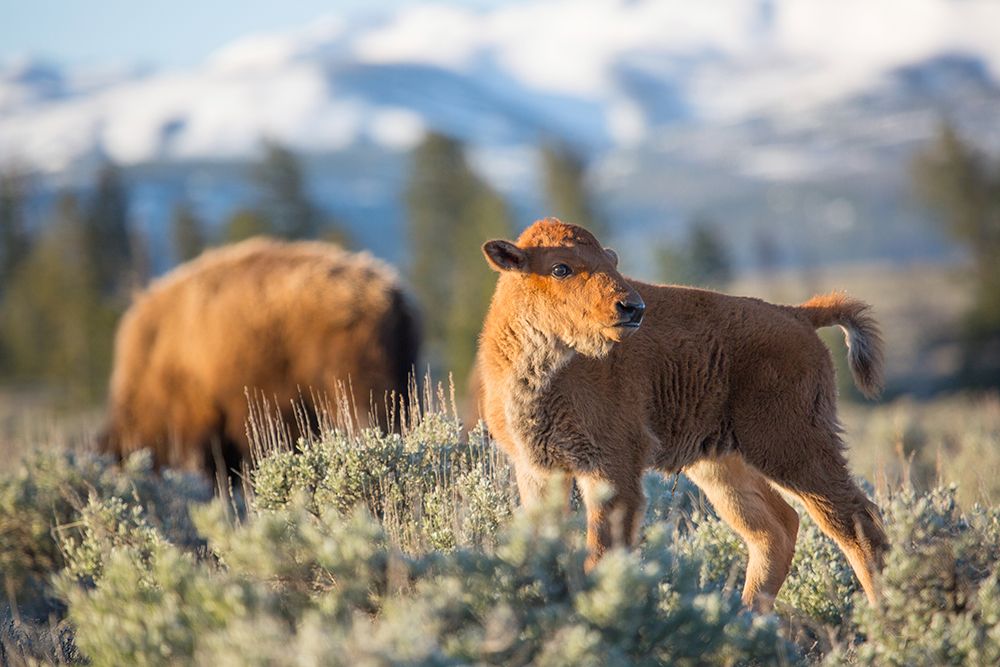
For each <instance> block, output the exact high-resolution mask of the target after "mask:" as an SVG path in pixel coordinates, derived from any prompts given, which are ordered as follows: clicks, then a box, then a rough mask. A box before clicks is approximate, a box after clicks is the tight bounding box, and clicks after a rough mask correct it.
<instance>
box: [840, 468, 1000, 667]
mask: <svg viewBox="0 0 1000 667" xmlns="http://www.w3.org/2000/svg"><path fill="white" fill-rule="evenodd" d="M885 514H886V519H887V521H886V523H887V526H888V534H889V538H890V541H891V543H892V545H893V548H892V550H891V551H890V553H889V556H888V558H887V561H886V567H885V570H884V572H883V573H882V588H883V597H882V599H881V600H880V602H879V604H877V605H875V606H874V607H873V606H870V605H867V604H859V605H857V606H856V608H855V613H854V620H855V622H856V623H857V626H858V632H859V634H860V636H861V637H863V638H864V641H862V642H861V643H860V644H859V645H857V646H855V647H847V648H844V649H842V650H841V651H839V652H837V653H836V654H834V655H832V656H831V657H830V661H831V662H841V661H848V660H850V661H851V662H857V663H860V664H873V665H874V664H877V665H961V664H969V665H972V664H975V665H986V664H997V662H998V659H1000V630H998V627H1000V626H998V625H997V623H998V621H1000V616H998V611H1000V595H998V594H1000V588H998V577H1000V572H998V564H1000V509H998V508H990V509H985V508H982V507H974V508H973V509H972V510H970V511H969V512H967V513H963V512H961V511H960V509H959V506H958V503H957V500H956V489H955V488H954V487H949V488H943V489H942V488H939V489H936V490H934V491H932V492H931V493H929V494H916V493H913V492H905V493H902V494H900V495H898V496H897V497H895V498H893V499H892V501H891V502H890V503H888V505H887V506H886V508H885Z"/></svg>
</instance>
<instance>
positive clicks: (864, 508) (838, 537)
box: [765, 433, 889, 604]
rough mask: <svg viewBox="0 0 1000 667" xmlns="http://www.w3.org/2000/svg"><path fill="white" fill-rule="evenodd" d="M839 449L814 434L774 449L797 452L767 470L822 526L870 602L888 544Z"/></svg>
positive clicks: (831, 439)
mask: <svg viewBox="0 0 1000 667" xmlns="http://www.w3.org/2000/svg"><path fill="white" fill-rule="evenodd" d="M791 446H794V447H795V449H794V450H793V449H791ZM841 450H842V445H841V442H840V438H839V436H837V434H835V433H814V435H813V437H811V438H799V439H796V440H795V441H794V443H793V444H790V446H788V447H782V448H779V447H776V448H774V450H773V451H774V452H775V453H779V452H791V451H798V452H799V454H798V456H785V457H782V460H781V463H780V464H778V465H774V464H773V462H772V468H771V469H769V470H768V469H766V470H765V473H766V474H767V476H768V477H770V478H771V479H772V480H773V481H774V482H775V483H776V484H778V485H779V486H781V487H782V488H784V489H785V490H787V491H788V492H790V493H791V494H793V495H794V496H796V497H797V498H799V500H801V501H802V503H803V504H804V505H805V507H806V511H808V512H809V515H810V516H811V517H812V518H813V520H815V521H816V523H817V525H819V527H820V529H821V530H822V531H823V532H824V533H826V534H827V535H828V536H829V537H830V538H832V539H833V541H834V542H836V543H837V545H838V546H839V547H840V548H841V550H842V551H843V552H844V555H845V556H847V560H848V562H849V563H850V564H851V567H852V568H853V569H854V572H855V574H856V575H857V577H858V580H859V581H860V582H861V587H862V588H864V590H865V594H866V595H867V596H868V600H869V601H870V602H872V603H873V604H874V603H875V602H876V601H877V599H878V587H877V585H876V576H877V574H878V572H879V571H881V569H882V564H883V560H884V558H885V553H886V551H888V548H889V543H888V540H887V539H886V536H885V532H884V531H883V529H882V519H881V516H880V514H879V511H878V507H876V506H875V503H873V502H871V501H870V500H868V498H867V497H866V496H865V494H864V492H863V491H862V490H861V489H859V488H858V486H857V484H855V483H854V480H852V479H851V473H850V471H849V470H848V468H847V461H846V459H845V458H844V455H843V453H842V451H841Z"/></svg>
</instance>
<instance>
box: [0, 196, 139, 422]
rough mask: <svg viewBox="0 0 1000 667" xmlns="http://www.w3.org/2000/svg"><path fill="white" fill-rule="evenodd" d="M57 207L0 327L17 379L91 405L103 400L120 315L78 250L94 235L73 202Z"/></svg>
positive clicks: (20, 273)
mask: <svg viewBox="0 0 1000 667" xmlns="http://www.w3.org/2000/svg"><path fill="white" fill-rule="evenodd" d="M56 209H57V212H56V215H55V219H54V220H52V221H51V222H50V224H49V225H47V227H46V231H45V233H44V234H43V236H42V238H41V239H40V240H39V242H38V243H37V244H36V245H35V246H34V248H33V249H32V251H31V253H30V254H29V256H28V257H27V258H26V259H25V261H24V262H23V264H22V265H21V266H20V267H19V268H18V270H17V272H16V274H15V276H14V278H13V280H12V282H11V285H10V288H9V290H8V293H7V295H6V299H5V305H4V312H3V319H2V323H0V324H2V332H3V337H4V340H5V341H6V344H7V346H8V349H9V351H10V353H11V359H12V361H13V369H12V370H13V372H14V373H15V375H16V376H17V377H20V378H22V379H24V380H39V379H41V380H45V381H47V382H48V383H50V385H51V386H52V387H53V388H54V389H56V390H58V391H60V392H62V393H63V394H64V395H65V397H67V398H68V399H70V400H72V401H74V402H76V403H88V404H89V403H93V402H95V401H98V400H100V399H101V398H102V394H103V389H104V386H105V383H106V381H107V377H108V369H109V367H110V360H111V350H112V339H113V334H114V326H115V321H116V319H117V317H118V315H119V309H118V308H117V307H116V305H115V301H114V300H113V299H112V298H111V297H108V296H103V295H102V293H101V289H100V283H99V275H100V272H99V271H98V269H97V267H96V266H95V265H94V263H93V257H92V256H91V255H89V254H88V253H86V252H81V249H82V248H85V247H86V244H87V243H88V242H89V239H88V238H87V233H88V232H89V231H90V230H88V229H87V227H86V226H85V225H84V224H83V215H82V214H81V212H80V207H79V205H78V202H77V200H76V198H75V197H73V196H71V195H63V196H62V197H61V198H60V200H59V202H58V204H57V207H56Z"/></svg>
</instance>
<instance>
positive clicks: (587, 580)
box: [61, 500, 795, 665]
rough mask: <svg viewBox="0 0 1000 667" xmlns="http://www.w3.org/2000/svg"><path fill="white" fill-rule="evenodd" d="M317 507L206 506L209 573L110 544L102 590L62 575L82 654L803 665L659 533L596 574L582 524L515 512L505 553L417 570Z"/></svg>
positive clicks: (171, 556) (442, 560)
mask: <svg viewBox="0 0 1000 667" xmlns="http://www.w3.org/2000/svg"><path fill="white" fill-rule="evenodd" d="M307 505H308V503H307V502H306V501H305V500H303V501H302V502H301V503H300V502H298V501H294V500H293V501H292V502H290V503H288V505H287V506H286V507H285V508H282V509H279V510H268V511H262V512H260V513H259V514H258V515H256V516H255V517H254V518H253V519H252V520H250V521H248V522H246V523H244V524H242V525H240V524H234V523H232V522H231V521H229V520H228V519H227V518H226V516H225V513H224V511H223V509H222V505H221V503H216V504H214V505H212V506H211V507H209V508H207V509H205V510H201V511H199V512H197V515H196V523H197V525H198V527H199V529H200V530H201V531H202V533H203V535H204V536H205V537H206V538H207V540H208V544H209V546H210V549H211V551H212V552H213V553H214V554H216V555H217V556H218V558H217V560H213V559H208V560H203V561H200V562H199V561H196V560H195V559H194V558H192V557H191V556H190V555H188V554H184V553H182V552H181V551H180V550H178V549H177V548H175V547H173V546H171V545H169V544H166V543H163V542H157V543H155V544H153V546H152V549H150V550H148V549H146V548H145V546H144V545H140V546H136V545H134V544H131V543H128V544H115V545H112V546H109V548H108V549H106V550H105V551H104V553H106V554H108V556H107V558H106V560H105V561H104V562H103V565H102V567H101V570H102V572H103V574H102V575H101V576H100V577H99V578H98V579H97V581H96V585H95V586H93V587H86V586H80V585H79V584H76V583H74V582H73V580H72V579H70V578H69V577H65V578H63V579H62V580H61V590H62V591H63V592H64V594H65V595H66V597H67V599H68V600H69V604H70V619H71V620H72V622H73V623H74V624H75V626H76V627H77V630H78V637H79V639H78V642H79V645H80V647H81V649H82V650H83V651H84V653H85V654H86V655H87V656H88V657H89V658H90V659H91V660H92V661H93V662H94V664H97V665H103V664H138V665H145V664H166V663H169V662H187V661H195V662H198V663H213V664H214V663H217V662H222V663H224V664H247V663H250V664H306V663H309V662H310V661H311V660H317V661H318V662H320V663H323V664H327V663H328V664H345V665H348V664H349V665H354V664H387V665H388V664H399V663H400V662H407V663H409V664H469V663H479V664H529V663H537V664H566V661H567V660H568V659H570V658H571V657H572V656H579V655H581V654H582V653H583V652H585V651H586V652H589V655H591V656H592V658H593V659H595V660H602V661H603V664H608V663H609V662H610V663H617V664H623V663H625V662H627V663H630V664H650V665H654V664H704V663H705V662H710V663H712V664H735V663H737V662H739V661H740V660H741V659H742V658H744V657H746V656H753V657H754V658H755V659H758V660H761V661H764V662H768V663H773V662H776V661H789V660H791V659H793V658H794V656H795V651H794V648H793V647H792V646H791V645H790V644H789V643H788V642H787V641H786V640H784V639H782V637H781V635H780V632H779V628H778V624H777V622H776V621H775V619H774V618H765V617H754V616H752V615H750V614H749V613H747V612H746V611H744V610H743V609H742V607H741V605H740V602H739V600H738V598H736V597H734V596H733V595H729V594H725V593H720V592H703V591H701V590H700V589H699V587H698V586H697V583H696V582H695V581H694V578H693V577H691V576H689V574H690V571H691V569H692V567H693V566H692V565H691V564H685V563H679V562H677V561H675V559H674V557H673V556H672V554H671V552H670V549H669V548H668V545H667V540H666V539H665V531H653V532H652V536H651V537H650V539H649V540H648V542H647V544H648V548H647V549H646V550H645V551H644V552H642V553H637V552H633V553H626V552H623V551H615V552H612V553H610V554H609V555H608V557H607V558H606V559H604V560H603V561H602V562H601V564H600V565H599V566H598V567H597V568H596V569H595V570H594V571H593V572H592V573H590V574H589V575H586V574H584V572H583V562H584V559H585V549H584V547H583V544H582V539H581V537H582V533H581V527H580V526H579V525H578V524H576V523H574V525H572V526H569V527H568V528H567V526H566V525H565V523H563V522H562V521H560V520H558V519H557V518H556V517H558V516H561V512H559V511H558V510H552V509H551V508H550V509H549V510H548V511H539V512H535V513H533V514H531V515H530V516H520V517H519V518H517V519H516V520H515V521H514V522H513V523H512V524H511V525H510V528H509V529H507V530H505V531H504V537H503V538H502V539H501V540H500V543H499V545H498V547H497V549H496V552H495V554H493V555H489V554H486V553H484V552H482V551H472V550H462V549H458V550H455V551H452V552H449V553H431V554H428V555H425V556H422V557H419V558H408V557H405V556H403V555H402V554H401V553H400V552H396V551H394V550H393V548H392V547H391V546H390V545H389V543H388V540H387V538H386V536H385V534H384V533H383V531H382V529H381V528H380V526H379V525H378V523H376V522H375V521H374V520H372V519H371V518H369V517H368V515H367V513H366V512H364V511H363V510H362V511H360V512H355V513H354V514H352V515H350V516H345V515H344V514H342V513H340V512H337V511H333V510H331V511H327V512H323V513H321V514H320V515H319V516H317V515H316V514H315V513H313V512H311V511H310V510H309V509H308V507H307ZM121 519H122V521H123V522H124V523H126V524H128V525H131V526H133V527H135V526H134V522H133V521H132V519H131V518H130V517H128V516H127V515H126V516H122V517H121ZM121 533H122V531H116V530H112V531H109V532H108V533H106V535H107V536H108V537H107V539H108V540H109V541H115V538H114V537H113V536H115V535H119V534H121ZM321 635H322V636H321Z"/></svg>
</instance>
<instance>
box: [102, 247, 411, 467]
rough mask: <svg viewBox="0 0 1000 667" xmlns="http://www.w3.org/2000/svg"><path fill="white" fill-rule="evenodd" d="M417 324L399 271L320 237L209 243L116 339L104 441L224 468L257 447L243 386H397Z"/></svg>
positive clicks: (167, 279)
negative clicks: (219, 464) (251, 445)
mask: <svg viewBox="0 0 1000 667" xmlns="http://www.w3.org/2000/svg"><path fill="white" fill-rule="evenodd" d="M418 343H419V341H418V326H417V322H416V315H415V312H414V310H413V307H412V306H411V305H410V302H409V300H408V298H407V297H406V295H405V294H404V293H403V291H402V289H401V288H400V286H399V285H398V283H397V280H396V277H395V275H394V273H393V272H392V271H391V270H390V269H389V268H388V267H386V266H385V265H383V264H381V263H379V262H377V261H376V260H374V259H373V258H371V257H370V256H368V255H357V254H352V253H348V252H346V251H344V250H342V249H340V248H338V247H336V246H333V245H330V244H327V243H319V242H298V243H282V242H279V241H272V240H266V239H252V240H249V241H244V242H243V243H239V244H236V245H232V246H229V247H225V248H222V249H218V250H211V251H209V252H206V253H205V254H203V255H202V256H201V257H199V258H198V259H196V260H194V261H192V262H189V263H188V264H185V265H183V266H181V267H178V268H177V269H175V270H174V271H172V272H171V273H169V274H168V275H166V276H164V277H163V278H161V279H159V280H157V281H156V282H155V283H153V285H152V286H150V287H149V289H147V290H146V291H145V292H144V293H142V294H139V295H138V296H137V297H136V299H135V302H134V304H133V305H132V307H131V308H130V309H129V310H128V312H127V313H126V314H125V316H124V317H123V319H122V321H121V324H120V325H119V328H118V334H117V337H116V339H115V355H114V369H113V372H112V376H111V386H110V400H109V408H108V425H107V428H106V430H105V434H104V437H103V438H102V440H103V444H104V447H105V449H108V450H110V451H113V452H115V453H117V454H119V455H124V454H127V453H128V452H131V451H133V450H136V449H140V448H143V447H148V448H150V449H151V450H152V451H153V455H154V458H155V460H156V462H157V464H159V465H164V464H166V465H174V466H180V467H186V468H202V469H204V470H206V471H212V470H214V469H216V467H217V463H216V462H217V460H218V458H219V455H220V454H221V455H222V458H223V461H224V464H225V466H226V468H227V469H228V470H230V471H231V470H233V469H234V468H236V467H238V466H239V464H240V462H241V460H243V459H245V458H246V457H247V455H248V453H249V443H248V439H247V430H246V429H247V427H246V421H247V417H248V402H247V393H248V392H249V393H250V394H251V395H254V394H257V395H259V396H262V397H264V398H266V399H267V400H268V401H272V400H273V401H276V403H277V405H278V406H279V408H280V410H281V411H282V417H283V419H284V420H285V421H286V423H288V424H290V425H291V427H292V428H295V419H294V414H293V411H292V408H291V405H292V402H293V401H298V400H299V399H300V398H304V399H305V411H306V413H307V415H308V416H309V417H310V418H311V420H312V421H313V422H315V417H316V413H317V412H318V410H319V406H316V405H313V403H312V400H313V398H314V397H316V398H322V399H324V400H326V399H333V398H334V396H336V395H337V392H338V391H339V389H338V388H339V387H342V386H347V387H349V388H350V391H351V394H352V395H353V398H354V399H355V400H356V401H357V403H358V406H357V407H358V412H359V413H360V416H361V418H362V419H365V418H366V417H367V415H368V408H369V400H370V399H371V400H372V402H373V403H374V404H375V405H379V404H383V401H384V396H385V392H396V393H397V394H398V395H402V394H403V393H404V392H405V390H406V388H407V379H408V374H409V373H410V371H411V369H412V368H413V365H414V364H415V363H416V355H417V350H418Z"/></svg>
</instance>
